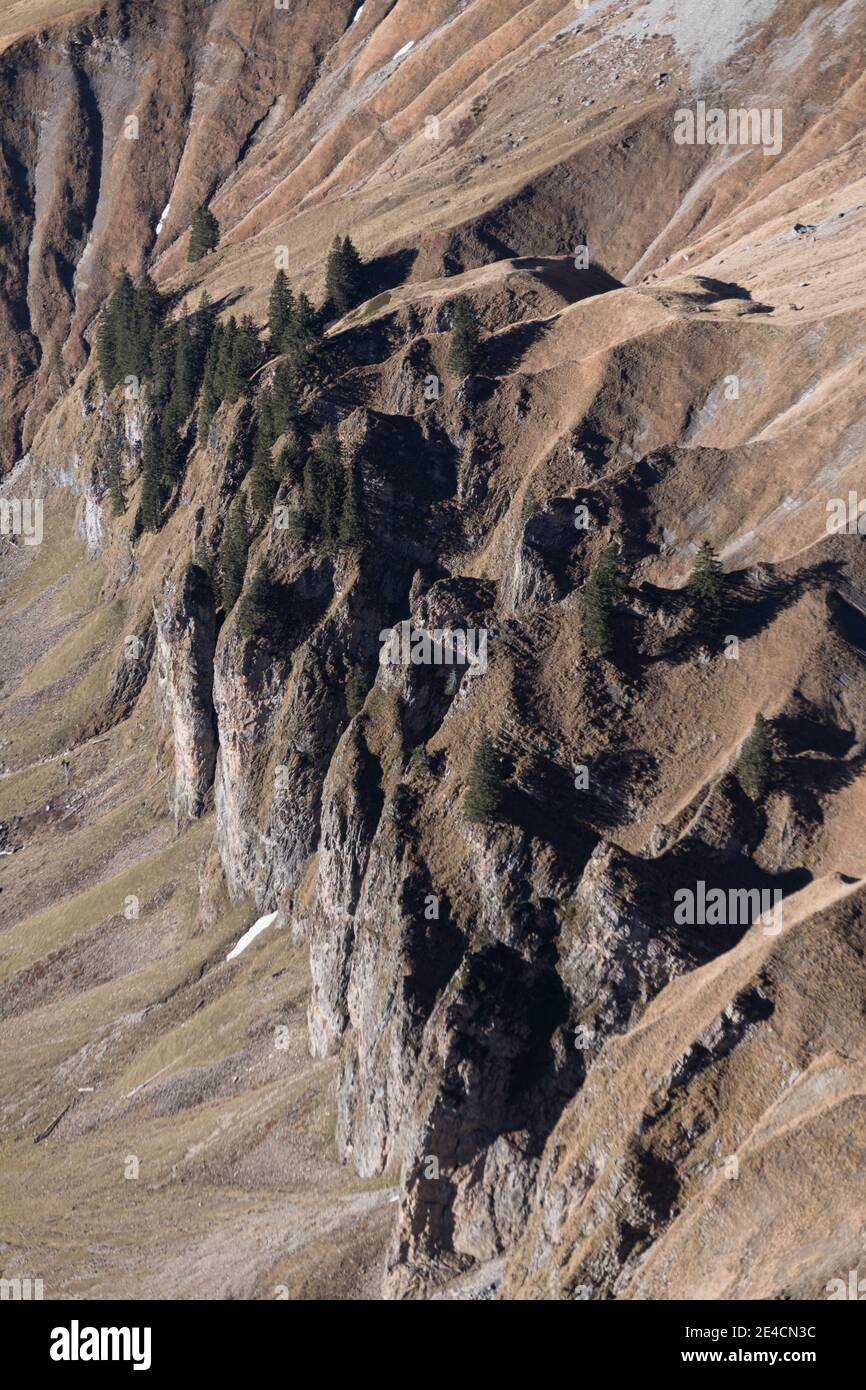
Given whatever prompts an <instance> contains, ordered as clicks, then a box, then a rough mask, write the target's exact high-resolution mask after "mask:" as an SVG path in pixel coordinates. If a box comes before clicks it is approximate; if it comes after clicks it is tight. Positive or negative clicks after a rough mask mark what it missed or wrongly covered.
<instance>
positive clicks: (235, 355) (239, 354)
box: [223, 315, 261, 405]
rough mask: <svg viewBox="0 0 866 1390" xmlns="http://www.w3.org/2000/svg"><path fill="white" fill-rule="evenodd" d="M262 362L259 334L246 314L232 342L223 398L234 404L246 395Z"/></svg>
mask: <svg viewBox="0 0 866 1390" xmlns="http://www.w3.org/2000/svg"><path fill="white" fill-rule="evenodd" d="M260 362H261V348H260V347H259V336H258V333H257V332H256V326H255V324H254V323H253V321H252V319H251V318H249V317H247V316H246V315H245V316H244V317H243V318H242V319H241V321H240V323H239V324H238V327H237V332H236V334H235V337H234V341H233V343H232V354H231V358H230V360H229V364H228V369H227V372H226V380H225V391H224V393H223V400H224V401H226V402H227V403H228V404H229V405H234V403H235V401H237V400H240V398H241V396H243V395H245V394H246V392H247V390H248V388H249V384H250V380H251V378H252V375H253V372H254V371H256V369H257V368H258V366H259V364H260Z"/></svg>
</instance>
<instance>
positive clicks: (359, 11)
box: [352, 5, 364, 24]
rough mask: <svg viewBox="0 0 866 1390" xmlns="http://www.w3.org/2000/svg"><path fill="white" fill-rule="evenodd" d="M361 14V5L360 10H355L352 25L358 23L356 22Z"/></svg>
mask: <svg viewBox="0 0 866 1390" xmlns="http://www.w3.org/2000/svg"><path fill="white" fill-rule="evenodd" d="M363 13H364V6H363V5H362V6H361V8H360V9H359V10H356V12H355V18H354V19H353V20H352V23H353V24H357V23H358V20H359V19H360V18H361V15H362V14H363Z"/></svg>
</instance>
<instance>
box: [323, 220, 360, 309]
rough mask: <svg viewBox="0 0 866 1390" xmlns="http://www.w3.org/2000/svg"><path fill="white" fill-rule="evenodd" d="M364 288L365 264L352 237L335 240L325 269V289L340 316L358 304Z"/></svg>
mask: <svg viewBox="0 0 866 1390" xmlns="http://www.w3.org/2000/svg"><path fill="white" fill-rule="evenodd" d="M362 287H363V263H362V261H361V257H360V256H359V254H358V252H357V249H356V248H355V246H354V245H353V243H352V240H351V238H350V237H348V236H346V237H343V238H342V240H341V239H340V237H338V236H337V237H335V238H334V244H333V246H332V247H331V250H330V252H329V253H328V261H327V265H326V267H325V288H326V289H327V292H328V298H329V299H330V301H331V304H332V305H333V307H334V311H335V313H336V314H338V315H342V314H346V313H348V311H349V310H350V309H353V308H354V307H355V305H356V304H357V303H358V301H359V299H360V297H361V293H362Z"/></svg>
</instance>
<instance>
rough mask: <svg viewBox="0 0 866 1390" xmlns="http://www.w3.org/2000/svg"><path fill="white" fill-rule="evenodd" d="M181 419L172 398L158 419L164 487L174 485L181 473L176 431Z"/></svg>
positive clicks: (161, 476) (161, 475) (161, 472)
mask: <svg viewBox="0 0 866 1390" xmlns="http://www.w3.org/2000/svg"><path fill="white" fill-rule="evenodd" d="M181 424H182V420H181V417H180V414H179V413H178V407H177V404H176V402H175V401H174V399H172V400H171V401H170V402H169V404H168V406H167V408H166V409H165V411H164V412H163V414H162V416H161V419H160V427H159V450H160V478H161V479H162V482H163V484H164V485H165V487H166V488H172V487H174V485H175V483H176V482H177V481H178V479H179V477H180V474H181V448H180V439H179V438H178V431H179V429H180V427H181Z"/></svg>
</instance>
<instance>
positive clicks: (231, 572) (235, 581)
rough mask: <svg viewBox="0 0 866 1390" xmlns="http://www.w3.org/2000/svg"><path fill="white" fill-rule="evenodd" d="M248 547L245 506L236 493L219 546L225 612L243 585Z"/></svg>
mask: <svg viewBox="0 0 866 1390" xmlns="http://www.w3.org/2000/svg"><path fill="white" fill-rule="evenodd" d="M249 549H250V533H249V529H248V527H247V515H246V507H245V504H244V499H243V496H242V494H241V493H238V495H237V496H236V497H235V499H234V501H233V502H232V505H231V507H230V508H229V514H228V516H227V517H226V525H225V532H224V534H223V541H222V545H221V547H220V570H221V572H222V601H223V607H224V609H225V611H226V613H230V612H231V610H232V608H233V607H234V605H235V604H236V603H237V600H238V598H239V597H240V594H241V590H242V589H243V587H244V575H245V574H246V572H247V556H248V554H249Z"/></svg>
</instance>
